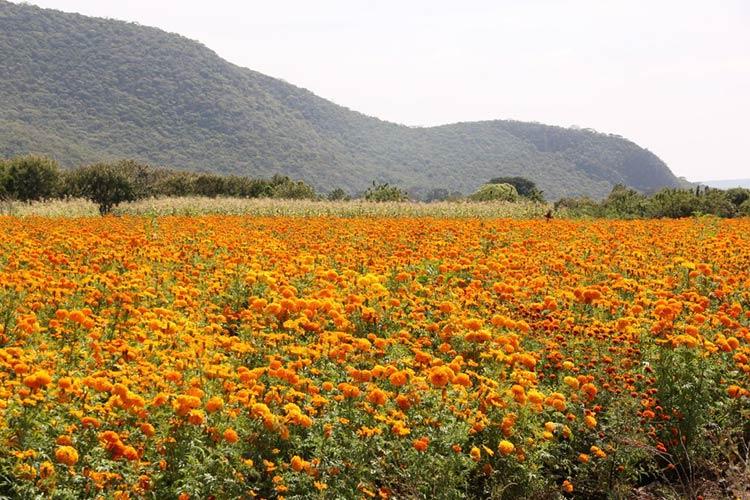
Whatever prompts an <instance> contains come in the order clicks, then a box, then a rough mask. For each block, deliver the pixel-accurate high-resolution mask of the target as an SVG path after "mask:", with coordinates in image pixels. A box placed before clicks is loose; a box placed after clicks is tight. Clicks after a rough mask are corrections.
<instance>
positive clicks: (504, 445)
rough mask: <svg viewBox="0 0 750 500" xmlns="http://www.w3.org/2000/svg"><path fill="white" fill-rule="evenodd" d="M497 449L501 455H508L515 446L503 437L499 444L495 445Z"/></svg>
mask: <svg viewBox="0 0 750 500" xmlns="http://www.w3.org/2000/svg"><path fill="white" fill-rule="evenodd" d="M497 449H498V450H499V451H500V453H502V454H503V455H510V454H511V453H513V452H514V451H515V449H516V447H515V445H514V444H513V443H511V442H510V441H507V440H505V439H503V440H502V441H500V444H499V445H498V446H497Z"/></svg>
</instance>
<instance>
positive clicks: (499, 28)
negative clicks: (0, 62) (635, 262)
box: [29, 0, 750, 180]
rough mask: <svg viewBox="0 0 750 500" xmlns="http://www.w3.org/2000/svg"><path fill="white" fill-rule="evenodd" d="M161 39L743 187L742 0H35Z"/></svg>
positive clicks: (749, 168)
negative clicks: (541, 127)
mask: <svg viewBox="0 0 750 500" xmlns="http://www.w3.org/2000/svg"><path fill="white" fill-rule="evenodd" d="M29 3H32V4H36V5H39V6H42V7H51V8H56V9H60V10H64V11H69V12H80V13H82V14H87V15H94V16H100V17H111V18H115V19H122V20H127V21H136V22H138V23H140V24H144V25H150V26H156V27H159V28H162V29H165V30H167V31H171V32H176V33H180V34H182V35H185V36H187V37H189V38H192V39H195V40H199V41H200V42H202V43H204V44H205V45H207V46H208V47H209V48H211V49H213V50H215V51H216V52H217V53H218V54H219V55H220V56H222V57H223V58H225V59H227V60H229V61H231V62H233V63H235V64H238V65H241V66H246V67H249V68H252V69H254V70H256V71H260V72H262V73H265V74H268V75H271V76H275V77H278V78H282V79H284V80H286V81H288V82H290V83H293V84H295V85H298V86H301V87H305V88H307V89H309V90H311V91H313V92H315V93H316V94H318V95H320V96H322V97H325V98H327V99H330V100H332V101H334V102H336V103H338V104H341V105H344V106H347V107H349V108H352V109H355V110H357V111H361V112H363V113H366V114H368V115H372V116H377V117H379V118H382V119H385V120H390V121H395V122H400V123H404V124H407V125H438V124H443V123H450V122H456V121H471V120H489V119H495V118H506V119H508V118H510V119H517V120H530V121H538V122H542V123H549V124H554V125H562V126H570V125H578V126H581V127H591V128H594V129H596V130H599V131H602V132H610V133H616V134H620V135H623V136H625V137H627V138H629V139H631V140H633V141H635V142H637V143H638V144H640V145H641V146H644V147H646V148H648V149H650V150H651V151H653V152H654V153H656V154H657V155H659V156H660V157H661V158H662V159H663V160H664V161H666V162H667V164H668V165H669V166H670V168H671V169H672V170H673V171H674V172H675V173H676V174H677V175H681V176H685V177H687V178H688V179H690V180H708V179H722V178H739V177H750V158H749V157H748V153H747V151H748V150H749V149H750V148H749V146H750V137H749V136H748V135H749V134H748V132H749V130H750V127H748V117H750V0H704V1H700V2H698V1H692V0H647V1H645V0H626V1H619V0H556V1H553V0H526V1H523V0H494V1H493V0H476V1H472V0H463V1H459V0H452V1H445V0H412V1H407V0H400V1H397V0H382V1H374V0H373V1H366V0H266V1H240V0H236V1H233V0H212V1H208V2H207V1H198V0H127V1H119V0H31V1H30V2H29Z"/></svg>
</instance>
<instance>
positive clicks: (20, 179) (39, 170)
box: [2, 155, 60, 201]
mask: <svg viewBox="0 0 750 500" xmlns="http://www.w3.org/2000/svg"><path fill="white" fill-rule="evenodd" d="M3 171H4V174H2V177H3V189H2V191H4V192H5V193H6V196H7V197H9V198H14V199H16V200H20V201H31V200H43V199H48V198H53V197H55V196H57V194H58V188H59V183H60V168H59V167H58V165H57V162H55V160H52V159H51V158H47V157H44V156H35V155H27V156H19V157H16V158H13V159H11V160H9V161H6V162H5V167H4V168H3Z"/></svg>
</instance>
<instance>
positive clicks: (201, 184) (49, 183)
mask: <svg viewBox="0 0 750 500" xmlns="http://www.w3.org/2000/svg"><path fill="white" fill-rule="evenodd" d="M171 196H174V197H180V196H204V197H218V196H224V197H238V198H277V199H313V200H314V199H328V200H331V201H335V200H349V199H352V198H353V197H356V198H360V199H363V200H366V201H372V202H386V201H407V200H409V199H413V196H410V195H409V193H407V192H406V191H404V190H403V189H401V188H400V187H398V186H394V185H391V184H388V183H377V182H374V181H373V183H372V185H371V186H370V187H369V188H368V189H367V190H365V191H364V192H361V193H357V194H356V195H355V196H352V195H350V194H349V193H347V192H346V191H344V190H343V189H341V188H336V189H334V190H332V191H330V192H329V193H327V194H325V195H323V194H319V193H317V192H316V191H315V189H314V188H313V187H312V186H311V185H309V184H307V183H305V182H304V181H300V180H294V179H291V178H289V177H287V176H283V175H274V176H273V177H271V178H251V177H244V176H238V175H219V174H215V173H195V172H182V171H177V170H172V169H168V168H157V167H152V166H149V165H144V164H142V163H139V162H136V161H133V160H118V161H112V162H100V163H95V164H92V165H86V166H82V167H78V168H75V169H72V170H63V169H61V168H60V167H59V165H58V164H57V162H55V160H53V159H51V158H48V157H44V156H36V155H26V156H18V157H15V158H11V159H8V160H3V159H0V199H13V200H18V201H36V200H48V199H55V198H58V199H60V198H85V199H88V200H91V201H93V202H94V203H96V204H97V205H98V207H99V212H100V213H101V214H102V215H105V214H107V213H109V212H111V211H112V209H113V208H114V207H115V206H117V205H118V204H120V203H123V202H129V201H136V200H138V199H142V198H151V197H171ZM519 200H527V201H532V202H536V203H545V199H544V193H543V192H542V191H540V190H539V189H538V188H537V186H536V184H535V183H534V182H532V181H530V180H528V179H526V178H524V177H517V176H516V177H496V178H493V179H490V180H489V181H488V182H486V183H485V184H483V185H482V186H480V187H479V189H477V191H475V192H474V193H472V194H470V195H468V196H464V195H463V194H462V193H460V192H457V191H449V190H448V189H433V190H432V191H430V192H428V193H427V195H426V196H425V197H424V198H423V201H428V202H431V201H473V202H483V201H505V202H516V201H519ZM554 210H555V212H557V213H559V214H561V215H565V216H572V217H597V218H598V217H608V218H620V219H622V218H625V219H627V218H661V217H669V218H680V217H690V216H694V215H699V214H710V215H715V216H718V217H739V216H750V189H744V188H734V189H728V190H721V189H712V188H708V187H704V186H697V187H695V188H693V189H672V188H667V189H662V190H661V191H658V192H656V193H654V194H651V195H646V194H643V193H640V192H638V191H636V190H634V189H632V188H629V187H626V186H623V185H617V186H615V187H614V189H613V190H612V192H611V193H610V194H609V196H608V197H607V198H605V199H604V200H601V201H596V200H592V199H590V198H563V199H561V200H559V201H557V202H556V203H555V204H554Z"/></svg>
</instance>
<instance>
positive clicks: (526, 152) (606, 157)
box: [0, 0, 679, 199]
mask: <svg viewBox="0 0 750 500" xmlns="http://www.w3.org/2000/svg"><path fill="white" fill-rule="evenodd" d="M0 75H3V77H2V78H0V156H11V155H15V154H21V153H26V152H36V153H43V154H48V155H52V156H54V157H55V158H57V159H58V160H59V161H60V162H61V163H63V164H64V165H76V164H80V163H84V162H91V161H95V160H102V159H110V158H121V157H129V158H134V159H139V160H142V161H147V162H150V163H154V164H160V165H170V166H174V167H177V168H183V169H187V170H204V171H215V172H222V173H238V174H244V175H251V176H268V175H272V174H274V173H285V174H288V175H290V176H293V177H296V178H302V179H305V180H307V181H309V182H311V183H312V184H314V185H315V186H316V187H318V188H321V189H330V188H333V187H335V186H341V187H344V188H346V189H348V190H351V191H354V190H360V189H363V188H365V187H366V186H367V185H368V184H369V183H370V182H371V181H372V180H379V181H387V182H391V183H395V184H398V185H400V186H403V187H406V188H411V189H414V190H417V191H419V190H421V191H424V190H427V189H429V188H435V187H446V188H449V189H452V190H461V191H464V192H469V191H472V190H474V189H475V188H476V187H477V186H479V185H480V184H482V183H483V182H485V181H486V180H488V179H490V178H492V177H497V176H501V175H522V176H525V177H528V178H530V179H532V180H534V181H536V182H537V183H538V184H539V185H540V187H541V188H542V189H543V190H544V191H545V192H546V194H547V196H548V197H550V198H552V199H554V198H558V197H560V196H569V195H589V196H594V197H601V196H604V195H606V194H607V193H608V192H609V190H610V189H611V187H612V186H613V185H614V184H616V183H625V184H628V185H630V186H633V187H635V188H637V189H641V190H646V191H648V190H654V189H657V188H659V187H662V186H677V185H678V182H679V181H678V180H677V179H676V178H675V177H674V175H673V174H672V173H671V172H670V171H669V169H668V168H667V166H666V165H665V164H664V163H663V162H662V161H661V160H660V159H659V158H658V157H656V156H655V155H654V154H652V153H650V152H648V151H647V150H644V149H642V148H640V147H638V146H637V145H636V144H634V143H632V142H630V141H627V140H625V139H622V138H620V137H616V136H610V135H606V134H599V133H595V132H592V131H586V130H571V129H565V128H561V127H550V126H545V125H541V124H536V123H523V122H512V121H499V120H498V121H487V122H472V123H456V124H452V125H444V126H440V127H430V128H412V127H406V126H403V125H397V124H393V123H389V122H385V121H381V120H378V119H376V118H372V117H368V116H365V115H363V114H361V113H357V112H354V111H351V110H349V109H346V108H344V107H341V106H338V105H336V104H334V103H332V102H330V101H327V100H325V99H322V98H320V97H318V96H316V95H314V94H312V93H311V92H309V91H307V90H304V89H301V88H299V87H295V86H293V85H290V84H288V83H285V82H283V81H281V80H278V79H274V78H271V77H268V76H265V75H262V74H260V73H257V72H255V71H251V70H248V69H245V68H240V67H238V66H235V65H233V64H231V63H229V62H227V61H224V60H223V59H221V58H219V57H218V56H217V55H216V54H215V53H214V52H212V51H211V50H209V49H208V48H206V47H204V46H203V45H201V44H199V43H197V42H194V41H191V40H188V39H186V38H184V37H181V36H179V35H174V34H169V33H166V32H164V31H161V30H158V29H155V28H149V27H144V26H140V25H137V24H132V23H125V22H120V21H113V20H106V19H97V18H90V17H85V16H81V15H77V14H67V13H62V12H58V11H54V10H47V9H40V8H37V7H33V6H28V5H17V4H12V3H9V2H5V1H4V0H0Z"/></svg>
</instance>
